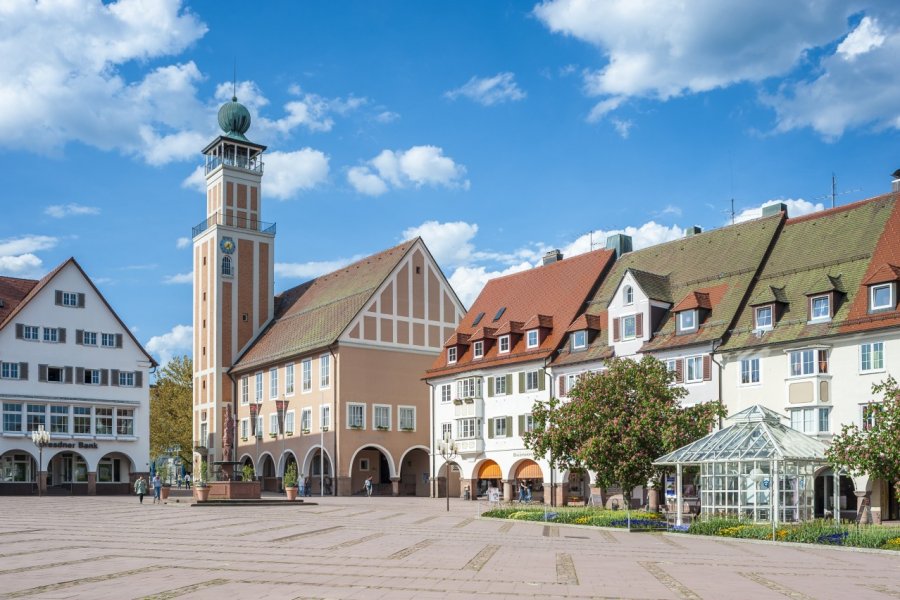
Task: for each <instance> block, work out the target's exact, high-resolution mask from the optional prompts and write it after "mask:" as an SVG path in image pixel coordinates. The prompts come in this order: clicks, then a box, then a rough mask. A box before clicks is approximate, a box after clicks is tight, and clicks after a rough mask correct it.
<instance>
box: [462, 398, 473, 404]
mask: <svg viewBox="0 0 900 600" xmlns="http://www.w3.org/2000/svg"><path fill="white" fill-rule="evenodd" d="M464 401H465V403H466V404H475V398H465V399H464Z"/></svg>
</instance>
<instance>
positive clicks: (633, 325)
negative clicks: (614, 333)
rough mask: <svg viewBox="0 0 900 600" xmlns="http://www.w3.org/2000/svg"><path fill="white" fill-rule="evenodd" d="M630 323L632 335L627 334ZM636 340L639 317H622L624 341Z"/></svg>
mask: <svg viewBox="0 0 900 600" xmlns="http://www.w3.org/2000/svg"><path fill="white" fill-rule="evenodd" d="M629 322H630V323H631V335H629V334H628V333H626V332H627V331H628V326H627V323H629ZM635 338H637V315H628V316H626V317H622V339H623V340H633V339H635Z"/></svg>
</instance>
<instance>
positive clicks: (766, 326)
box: [753, 304, 775, 331]
mask: <svg viewBox="0 0 900 600" xmlns="http://www.w3.org/2000/svg"><path fill="white" fill-rule="evenodd" d="M762 311H767V312H768V315H769V318H768V321H769V322H768V323H767V324H761V322H760V318H759V315H760V313H761V312H762ZM774 313H775V310H774V309H773V308H772V306H771V305H769V304H767V305H766V306H757V307H755V308H754V309H753V328H754V329H756V330H757V331H768V330H770V329H772V328H773V327H774V326H775V314H774Z"/></svg>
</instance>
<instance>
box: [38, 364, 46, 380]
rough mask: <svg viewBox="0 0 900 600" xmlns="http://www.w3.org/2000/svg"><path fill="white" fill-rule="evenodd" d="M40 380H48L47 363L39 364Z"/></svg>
mask: <svg viewBox="0 0 900 600" xmlns="http://www.w3.org/2000/svg"><path fill="white" fill-rule="evenodd" d="M38 381H47V365H38Z"/></svg>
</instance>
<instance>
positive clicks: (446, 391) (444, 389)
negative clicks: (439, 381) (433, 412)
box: [441, 383, 453, 402]
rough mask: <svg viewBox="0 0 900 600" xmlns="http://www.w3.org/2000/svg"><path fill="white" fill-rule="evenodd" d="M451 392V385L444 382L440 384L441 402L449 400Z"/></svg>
mask: <svg viewBox="0 0 900 600" xmlns="http://www.w3.org/2000/svg"><path fill="white" fill-rule="evenodd" d="M452 394H453V386H451V385H450V384H449V383H445V384H444V385H442V386H441V402H450V396H451V395H452Z"/></svg>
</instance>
